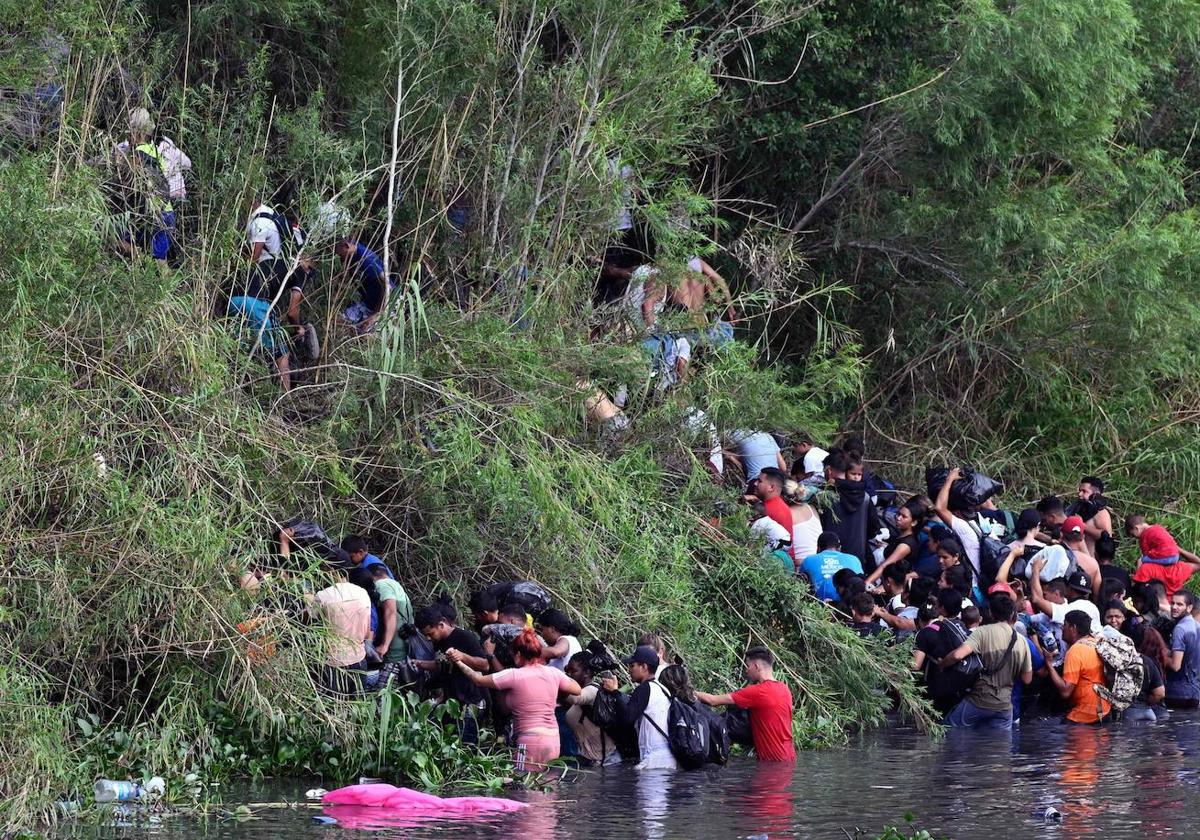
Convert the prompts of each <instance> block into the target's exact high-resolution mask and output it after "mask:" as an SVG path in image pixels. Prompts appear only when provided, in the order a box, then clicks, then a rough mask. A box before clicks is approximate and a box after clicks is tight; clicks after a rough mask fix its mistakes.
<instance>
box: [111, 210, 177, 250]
mask: <svg viewBox="0 0 1200 840" xmlns="http://www.w3.org/2000/svg"><path fill="white" fill-rule="evenodd" d="M159 222H160V224H159V226H158V227H139V228H135V229H134V231H133V236H132V237H131V236H130V235H129V232H128V231H126V232H125V233H123V234H121V239H123V240H125V241H126V242H133V241H136V242H137V244H138V245H140V246H141V247H143V248H149V249H150V254H151V256H153V257H154V259H156V260H165V259H166V258H167V254H168V252H170V250H171V233H172V231H174V230H175V212H174V211H173V210H166V211H164V212H163V214H162V215H161V216H160V217H159Z"/></svg>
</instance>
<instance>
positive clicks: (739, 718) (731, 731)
mask: <svg viewBox="0 0 1200 840" xmlns="http://www.w3.org/2000/svg"><path fill="white" fill-rule="evenodd" d="M723 717H724V718H725V732H726V734H727V735H728V736H729V740H730V742H731V743H734V744H741V745H742V746H743V747H753V746H754V735H753V734H752V733H751V731H750V710H749V709H738V708H730V709H726V710H725V714H724V715H723Z"/></svg>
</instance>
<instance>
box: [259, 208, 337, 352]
mask: <svg viewBox="0 0 1200 840" xmlns="http://www.w3.org/2000/svg"><path fill="white" fill-rule="evenodd" d="M246 239H247V241H248V243H249V245H250V260H251V262H252V263H253V268H252V270H251V276H250V278H249V282H248V283H247V287H246V294H247V295H248V296H249V297H253V298H258V299H259V300H264V301H266V302H267V303H268V304H271V305H272V306H279V307H280V308H281V309H282V310H283V312H284V316H285V317H286V318H287V322H288V324H290V325H291V327H292V328H294V329H295V331H296V337H297V338H300V339H302V340H304V341H305V342H306V344H307V347H308V352H309V355H310V356H312V357H314V358H315V357H316V356H317V355H319V354H320V345H319V344H318V343H317V340H316V338H317V337H316V333H315V331H314V330H313V328H312V326H311V325H310V324H303V323H301V319H300V302H301V301H302V300H303V298H304V287H305V285H306V284H308V283H309V282H310V281H311V280H312V278H313V277H314V276H315V275H316V269H315V267H314V266H313V263H312V260H311V259H309V258H307V257H304V256H303V255H302V250H303V248H304V244H305V242H306V241H307V238H306V236H305V234H304V231H303V230H302V229H301V228H300V227H299V225H293V224H292V223H291V222H289V221H288V219H287V217H286V216H285V215H284V214H283V213H281V212H279V211H278V210H276V209H275V208H274V207H272V206H271V205H270V204H267V203H266V202H265V201H263V202H260V203H259V204H258V205H257V206H256V207H255V208H254V209H253V210H252V211H251V212H250V220H249V221H248V222H247V223H246ZM277 298H278V302H277V301H276V299H277Z"/></svg>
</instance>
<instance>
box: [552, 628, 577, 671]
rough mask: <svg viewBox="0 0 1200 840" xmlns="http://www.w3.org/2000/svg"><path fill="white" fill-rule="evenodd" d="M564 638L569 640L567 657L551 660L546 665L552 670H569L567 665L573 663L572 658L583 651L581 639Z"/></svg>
mask: <svg viewBox="0 0 1200 840" xmlns="http://www.w3.org/2000/svg"><path fill="white" fill-rule="evenodd" d="M563 638H564V639H566V640H567V652H566V655H564V656H559V657H557V658H555V659H551V660H550V661H549V662H547V663H546V664H547V665H549V666H550V667H551V668H557V669H558V670H560V671H565V670H567V663H568V662H570V661H571V657H572V656H574V655H575V654H577V653H579V651H581V650H583V646H582V645H581V644H579V639H577V638H575V637H574V636H563Z"/></svg>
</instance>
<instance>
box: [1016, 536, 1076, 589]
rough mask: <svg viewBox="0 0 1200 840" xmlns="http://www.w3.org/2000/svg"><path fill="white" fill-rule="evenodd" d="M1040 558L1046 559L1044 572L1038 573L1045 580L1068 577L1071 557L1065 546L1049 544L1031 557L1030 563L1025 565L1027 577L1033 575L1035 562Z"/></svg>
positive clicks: (1043, 567)
mask: <svg viewBox="0 0 1200 840" xmlns="http://www.w3.org/2000/svg"><path fill="white" fill-rule="evenodd" d="M1038 558H1041V559H1043V560H1045V561H1046V565H1044V566H1042V573H1041V574H1040V575H1038V577H1040V578H1041V579H1042V581H1043V582H1045V581H1051V580H1055V579H1056V578H1060V577H1066V576H1067V569H1069V568H1070V567H1071V558H1070V556H1069V555H1068V554H1067V550H1066V549H1065V548H1063V547H1062V546H1061V545H1048V546H1046V547H1045V548H1043V549H1042V550H1041V551H1039V552H1038V553H1037V554H1035V555H1033V558H1032V559H1030V561H1029V565H1027V566H1026V567H1025V577H1026V578H1032V577H1033V564H1034V562H1035V561H1037V560H1038Z"/></svg>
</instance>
